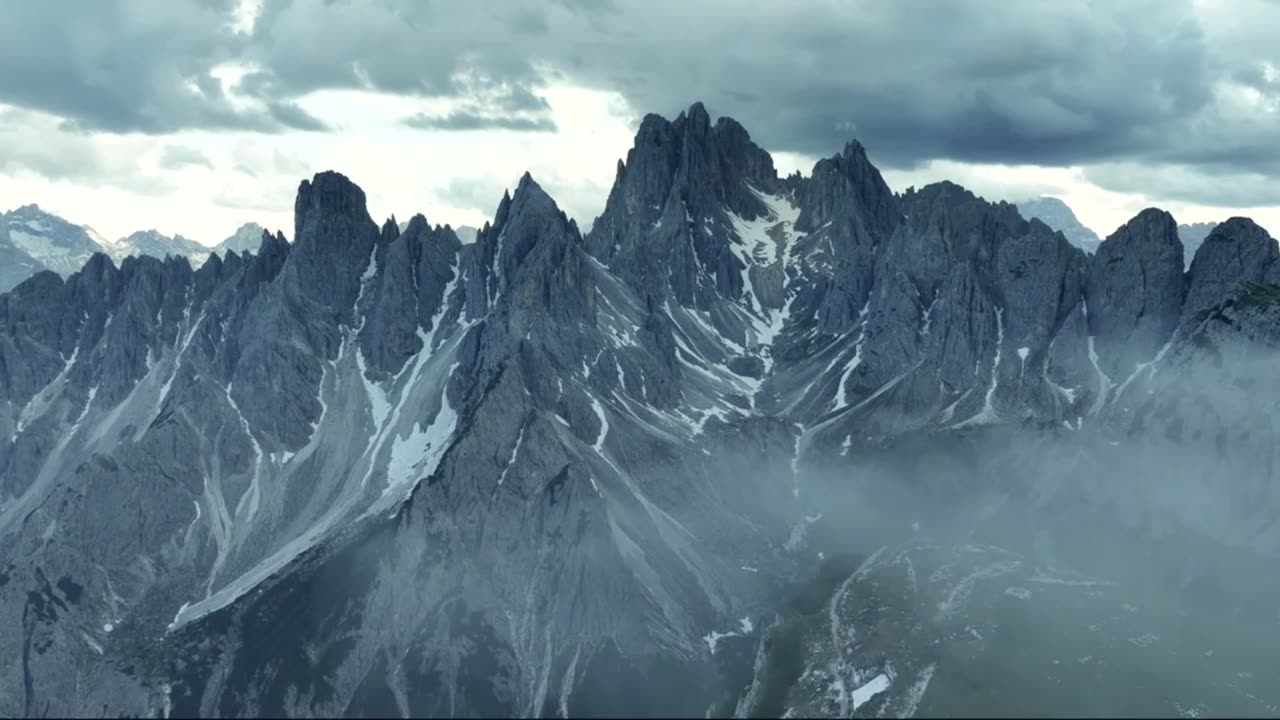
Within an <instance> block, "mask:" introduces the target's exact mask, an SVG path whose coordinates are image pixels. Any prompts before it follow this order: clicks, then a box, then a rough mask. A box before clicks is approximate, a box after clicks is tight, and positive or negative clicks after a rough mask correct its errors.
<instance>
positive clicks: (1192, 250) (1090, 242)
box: [1015, 195, 1218, 268]
mask: <svg viewBox="0 0 1280 720" xmlns="http://www.w3.org/2000/svg"><path fill="white" fill-rule="evenodd" d="M1015 205H1017V208H1018V212H1019V213H1021V214H1022V216H1023V217H1025V218H1027V219H1028V220H1030V219H1031V218H1035V219H1037V220H1039V221H1040V222H1042V223H1044V224H1045V225H1048V226H1049V227H1051V228H1053V229H1054V230H1059V231H1061V232H1062V234H1063V235H1064V236H1066V238H1067V240H1068V241H1069V242H1070V243H1071V244H1072V245H1075V246H1076V247H1078V248H1080V249H1081V250H1084V251H1085V252H1087V253H1089V254H1093V253H1094V252H1095V251H1096V250H1097V249H1098V245H1099V244H1101V242H1102V239H1101V238H1099V237H1098V234H1097V233H1095V232H1094V231H1093V230H1090V229H1089V228H1088V227H1086V226H1085V225H1084V223H1081V222H1080V220H1079V219H1077V218H1076V214H1075V213H1074V212H1072V210H1071V208H1070V207H1069V206H1068V205H1067V204H1066V203H1065V202H1063V201H1062V200H1060V199H1058V198H1056V197H1052V196H1050V195H1044V196H1041V197H1038V198H1031V199H1029V200H1019V201H1018V202H1017V203H1015ZM1217 226H1218V223H1191V224H1181V225H1178V239H1179V240H1181V241H1182V253H1183V257H1182V263H1183V266H1184V267H1187V268H1189V267H1191V259H1192V258H1193V257H1195V255H1196V250H1198V249H1199V248H1200V245H1201V244H1202V243H1204V240H1205V238H1207V237H1209V233H1211V232H1213V229H1214V228H1215V227H1217Z"/></svg>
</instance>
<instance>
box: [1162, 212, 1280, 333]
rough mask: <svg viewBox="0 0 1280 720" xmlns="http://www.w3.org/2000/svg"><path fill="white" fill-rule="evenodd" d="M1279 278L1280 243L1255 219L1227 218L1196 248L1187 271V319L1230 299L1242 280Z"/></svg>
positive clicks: (1270, 280) (1185, 305) (1184, 312)
mask: <svg viewBox="0 0 1280 720" xmlns="http://www.w3.org/2000/svg"><path fill="white" fill-rule="evenodd" d="M1179 243H1181V241H1179ZM1277 280H1280V246H1277V245H1276V241H1275V240H1274V239H1273V238H1272V237H1271V235H1270V234H1269V233H1268V232H1267V231H1266V230H1264V229H1263V228H1262V227H1260V226H1259V225H1258V224H1257V223H1255V222H1254V221H1253V220H1251V219H1249V218H1246V217H1232V218H1228V219H1227V220H1225V221H1223V222H1221V223H1219V224H1218V225H1217V226H1216V227H1215V228H1214V229H1213V231H1212V232H1210V233H1209V236H1208V237H1206V238H1205V240H1204V242H1203V243H1201V245H1200V247H1199V248H1197V249H1196V253H1195V257H1194V258H1193V259H1192V261H1191V267H1190V269H1189V270H1188V272H1187V294H1186V302H1185V304H1184V306H1183V318H1184V322H1187V321H1189V320H1191V319H1197V318H1199V317H1201V316H1203V315H1204V313H1206V312H1208V311H1209V310H1211V309H1213V308H1214V307H1215V306H1217V305H1218V304H1220V303H1222V302H1224V301H1226V300H1227V299H1228V298H1231V297H1232V296H1233V295H1235V293H1236V292H1237V290H1238V289H1239V287H1240V285H1241V284H1242V283H1253V284H1263V283H1275V282H1276V281H1277Z"/></svg>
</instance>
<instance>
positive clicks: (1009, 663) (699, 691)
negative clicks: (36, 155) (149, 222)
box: [0, 104, 1280, 717]
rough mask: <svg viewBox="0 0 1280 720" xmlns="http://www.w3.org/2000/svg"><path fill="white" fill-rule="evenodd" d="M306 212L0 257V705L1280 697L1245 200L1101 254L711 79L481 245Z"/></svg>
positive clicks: (753, 706)
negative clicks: (1194, 243) (594, 194)
mask: <svg viewBox="0 0 1280 720" xmlns="http://www.w3.org/2000/svg"><path fill="white" fill-rule="evenodd" d="M294 218H295V222H294V228H293V238H294V241H293V242H292V243H288V242H286V241H285V239H284V237H283V235H282V234H280V233H277V234H275V235H271V234H266V233H263V234H262V235H261V237H260V245H259V248H258V250H257V252H256V253H253V254H245V253H242V252H239V251H237V250H235V249H232V250H229V251H228V252H227V253H226V254H225V255H218V254H215V255H212V256H211V257H209V258H208V259H207V260H206V261H204V262H203V263H202V264H200V265H199V267H193V266H192V264H191V262H190V261H189V260H188V258H186V257H181V256H179V257H168V258H166V259H160V258H156V257H149V256H135V257H127V258H124V259H123V260H121V261H120V262H119V263H117V262H115V261H114V260H113V259H112V258H110V257H108V256H107V255H104V254H101V253H98V254H94V255H92V256H91V257H90V258H89V259H88V261H87V262H86V263H85V264H84V265H83V266H82V267H80V268H79V269H78V270H76V271H75V272H72V273H70V274H68V275H66V276H65V277H64V276H62V275H59V274H58V273H56V272H46V271H42V272H37V273H36V274H35V275H33V276H32V277H30V278H29V279H27V280H25V281H23V282H22V283H20V284H19V285H17V287H15V288H14V289H13V290H12V291H11V292H10V293H8V294H6V295H3V296H0V438H2V437H9V438H10V439H9V440H8V441H7V442H0V536H2V537H3V542H0V647H3V648H5V650H4V651H2V652H0V667H2V668H3V670H4V672H3V673H0V714H4V715H13V716H19V715H22V716H31V715H45V714H50V715H56V714H74V715H85V714H93V715H119V714H127V715H139V716H141V715H163V716H169V715H171V714H172V715H181V716H188V715H235V716H254V715H291V716H292V715H308V716H309V715H338V714H341V715H389V714H395V715H401V716H424V715H450V716H548V715H559V716H563V717H568V716H571V715H587V716H598V715H630V714H637V713H642V714H646V715H677V716H692V715H695V714H696V715H708V716H713V715H714V716H754V715H777V716H783V715H787V716H790V715H798V716H811V715H840V716H851V715H853V714H854V713H855V711H856V712H857V713H858V714H877V713H878V714H881V715H891V716H909V715H911V714H913V713H915V712H921V713H923V714H964V713H965V712H969V713H972V712H974V709H975V708H979V709H985V710H986V711H995V710H1001V711H1004V712H1011V713H1016V712H1019V711H1021V712H1030V713H1031V714H1037V712H1041V713H1047V712H1050V711H1053V710H1055V709H1056V711H1057V712H1063V713H1068V714H1072V713H1076V714H1080V713H1084V712H1088V711H1090V710H1091V709H1092V710H1094V711H1096V709H1097V708H1096V707H1094V706H1092V705H1090V704H1089V703H1093V702H1101V700H1099V698H1104V697H1109V696H1107V695H1106V693H1109V692H1119V690H1118V689H1117V688H1119V687H1120V684H1123V683H1128V682H1138V683H1140V682H1147V681H1144V680H1143V678H1144V677H1147V676H1145V675H1142V674H1141V673H1140V672H1139V671H1138V670H1136V669H1138V668H1143V667H1153V666H1152V665H1150V664H1149V663H1157V662H1158V663H1163V664H1161V665H1159V667H1174V665H1175V661H1177V662H1181V663H1184V664H1183V665H1179V666H1177V668H1176V671H1175V670H1170V671H1169V672H1168V673H1167V674H1166V675H1164V676H1162V677H1166V678H1168V687H1169V688H1171V689H1170V690H1169V691H1168V692H1140V693H1139V692H1131V693H1130V694H1129V695H1125V696H1124V697H1125V698H1126V702H1129V701H1130V700H1129V699H1130V698H1136V699H1132V700H1131V702H1132V703H1134V704H1133V705H1131V706H1130V705H1126V706H1125V707H1126V708H1127V709H1128V710H1129V711H1131V712H1133V713H1135V714H1155V715H1165V714H1173V713H1175V712H1178V711H1179V708H1182V707H1183V706H1184V704H1186V703H1191V705H1186V706H1187V707H1194V706H1195V705H1194V703H1197V702H1198V703H1202V704H1207V706H1208V707H1210V709H1211V710H1212V711H1215V712H1220V713H1224V714H1242V715H1243V714H1251V715H1256V714H1260V713H1261V714H1266V713H1267V708H1268V707H1271V708H1272V709H1273V710H1274V706H1275V704H1277V703H1280V698H1277V696H1276V695H1277V693H1276V690H1275V688H1274V687H1272V686H1271V684H1270V683H1269V681H1266V680H1265V678H1264V675H1265V673H1262V674H1258V675H1256V676H1255V675H1252V674H1251V675H1249V677H1247V678H1245V677H1243V676H1237V675H1236V673H1237V668H1263V667H1266V663H1267V662H1269V661H1272V660H1274V651H1273V650H1271V649H1270V648H1272V647H1274V645H1273V644H1268V643H1267V642H1265V638H1264V637H1263V636H1262V634H1260V633H1257V632H1252V631H1249V630H1248V628H1251V627H1260V625H1258V623H1262V622H1269V623H1273V622H1274V620H1275V616H1274V612H1275V609H1274V606H1273V604H1271V603H1270V601H1269V600H1268V598H1274V597H1275V596H1276V594H1275V593H1276V591H1277V588H1276V587H1275V585H1276V584H1277V581H1276V580H1275V579H1274V578H1273V576H1274V573H1273V572H1270V571H1269V569H1270V568H1274V563H1275V561H1276V559H1277V554H1280V524H1277V523H1275V522H1274V519H1275V517H1276V508H1277V507H1280V483H1277V482H1276V481H1275V480H1276V478H1275V473H1276V470H1275V467H1276V463H1275V459H1276V454H1275V453H1276V450H1275V444H1274V443H1273V442H1272V439H1273V437H1274V431H1273V428H1274V424H1273V423H1274V419H1275V416H1276V412H1275V410H1276V408H1275V403H1274V400H1272V398H1276V397H1280V394H1278V393H1277V392H1276V390H1280V388H1277V387H1276V384H1277V381H1276V380H1275V378H1274V373H1273V372H1272V370H1271V368H1272V367H1273V365H1274V353H1275V351H1276V348H1277V346H1278V345H1280V249H1278V248H1277V245H1276V242H1275V240H1273V239H1272V238H1270V237H1269V236H1268V235H1267V233H1266V232H1265V231H1264V230H1263V229H1262V228H1260V227H1259V226H1257V225H1256V224H1255V223H1253V222H1252V221H1251V220H1248V219H1246V218H1240V217H1236V218H1231V219H1228V220H1226V221H1224V222H1222V223H1221V224H1219V225H1217V226H1215V227H1214V228H1213V230H1212V232H1210V233H1209V234H1208V236H1207V237H1206V238H1205V240H1204V242H1203V244H1201V245H1200V247H1199V248H1198V250H1196V252H1195V255H1194V259H1193V260H1192V262H1191V263H1190V267H1189V269H1187V268H1185V267H1184V245H1183V242H1182V240H1181V239H1180V238H1179V229H1178V225H1177V223H1176V222H1175V221H1174V219H1173V218H1172V216H1170V215H1169V214H1168V213H1167V212H1164V211H1162V210H1159V209H1155V208H1151V209H1147V210H1144V211H1142V212H1141V213H1139V214H1137V215H1136V216H1135V217H1133V218H1132V219H1131V220H1129V221H1128V222H1127V223H1125V224H1124V225H1123V226H1121V227H1120V228H1118V229H1117V230H1116V231H1115V232H1114V233H1112V234H1111V235H1110V236H1109V237H1107V238H1106V239H1105V240H1102V241H1101V242H1099V243H1098V244H1097V246H1096V248H1094V249H1093V251H1092V253H1087V252H1085V251H1084V250H1082V249H1080V248H1079V247H1077V246H1076V245H1074V244H1073V243H1072V242H1071V241H1070V240H1069V239H1068V237H1067V236H1065V235H1064V234H1063V233H1062V232H1059V231H1056V230H1054V229H1051V227H1050V226H1049V225H1047V224H1046V223H1045V222H1042V221H1041V220H1038V219H1031V220H1027V219H1024V217H1023V216H1022V215H1021V214H1020V213H1019V209H1018V207H1016V206H1015V205H1013V204H1010V203H1007V202H988V201H986V200H984V199H983V198H981V197H978V196H976V195H974V194H973V193H972V192H970V191H968V190H966V189H964V188H963V187H960V186H958V185H956V184H954V183H950V182H939V183H935V184H931V185H928V186H925V187H922V188H918V189H916V188H912V189H909V190H907V191H906V192H904V193H901V194H899V193H895V192H893V191H892V190H891V189H890V188H889V187H888V185H887V184H886V183H885V181H884V179H883V177H882V176H881V174H880V172H879V171H878V170H877V168H876V167H875V166H874V165H873V164H872V162H871V160H870V158H869V156H868V153H867V151H866V150H865V149H864V148H863V147H862V146H861V145H860V144H858V143H857V142H850V143H848V144H847V145H846V146H845V147H844V148H843V149H841V150H840V151H839V152H837V153H834V154H833V155H831V156H830V157H827V158H824V159H822V160H820V161H818V163H817V164H816V165H815V166H814V168H813V170H812V172H811V173H810V175H809V176H807V177H804V176H801V175H799V174H794V175H791V176H779V174H778V173H777V171H776V169H775V167H774V163H773V160H772V158H771V156H770V155H769V154H768V153H767V152H766V151H765V150H764V149H762V148H761V147H759V146H758V145H757V144H756V143H755V142H754V141H753V140H752V139H751V137H750V135H749V134H748V132H747V130H746V129H745V128H744V127H742V126H741V125H740V124H739V123H737V122H736V121H734V120H732V119H730V118H724V117H722V118H719V119H718V120H715V121H713V120H712V118H711V117H710V115H709V114H708V113H707V111H706V110H705V108H704V107H703V106H702V105H701V104H694V105H693V106H691V107H690V108H689V109H688V110H687V111H686V112H683V113H681V114H680V115H679V116H678V117H676V118H675V119H674V120H672V119H667V118H663V117H661V116H658V115H647V116H645V117H644V119H643V121H642V122H641V124H640V127H639V129H638V131H637V133H636V136H635V139H634V144H633V146H632V148H631V149H630V150H629V152H628V153H627V156H626V158H625V160H620V161H619V162H618V164H617V168H616V177H615V181H614V184H613V187H612V189H611V191H610V193H609V196H608V199H607V202H606V205H605V209H604V211H603V213H602V214H601V216H600V217H599V218H598V219H597V220H596V221H595V222H594V224H593V226H592V230H591V232H590V233H588V234H585V235H584V234H583V233H581V232H580V231H579V228H578V226H577V224H576V223H575V221H573V220H572V219H570V218H569V217H567V216H566V215H565V213H564V212H563V211H561V210H560V209H559V208H558V206H557V205H556V203H555V201H554V200H553V199H552V198H551V197H550V196H549V195H548V194H547V193H546V192H544V191H543V189H542V188H541V187H540V186H539V185H538V183H537V182H536V181H535V180H534V178H533V177H531V176H530V175H529V174H525V175H524V176H523V177H522V178H521V179H520V181H519V183H518V185H517V187H516V188H515V190H514V192H513V193H508V194H504V196H503V197H502V198H501V199H500V200H499V201H498V202H497V208H496V211H495V213H494V218H493V221H492V222H490V223H486V224H485V225H484V226H483V227H482V228H480V229H479V230H478V231H477V233H476V235H475V238H474V241H473V242H464V240H463V239H462V238H460V237H459V233H458V232H457V231H455V230H453V229H452V228H450V227H448V226H441V225H431V224H429V223H428V222H427V220H426V218H425V217H424V216H423V215H417V216H415V217H414V218H412V219H411V220H410V221H409V222H408V223H407V224H405V225H404V226H403V227H400V226H399V225H398V224H397V223H396V222H395V221H394V220H388V221H386V222H384V223H382V224H378V223H376V222H375V221H374V219H373V218H371V217H370V215H369V213H368V210H367V207H366V199H365V194H364V192H363V191H362V190H361V188H360V187H358V186H357V185H356V184H355V183H354V182H353V181H352V180H350V179H348V178H347V177H345V176H344V175H342V174H340V173H338V172H332V171H330V172H324V173H320V174H317V175H315V176H314V177H312V178H311V179H309V180H304V181H303V182H302V183H301V184H300V186H299V188H298V192H297V196H296V201H295V204H294ZM10 229H12V226H10ZM1259 398H1266V399H1267V400H1265V402H1262V403H1260V402H1259ZM1064 568H1072V569H1071V570H1070V571H1068V570H1066V569H1064ZM1227 572H1230V573H1231V581H1230V583H1224V582H1222V579H1223V577H1224V574H1225V573H1227ZM1174 589H1176V590H1177V591H1178V592H1179V593H1184V592H1185V593H1189V592H1194V593H1200V595H1197V597H1204V598H1208V599H1207V600H1205V603H1206V605H1205V606H1206V607H1213V608H1217V609H1218V610H1219V612H1205V613H1197V614H1190V615H1188V614H1187V613H1179V612H1176V610H1177V609H1178V608H1170V607H1168V603H1169V598H1171V597H1175V596H1177V597H1182V595H1176V594H1175V593H1174ZM1161 603H1164V604H1163V605H1162V604H1161ZM1128 607H1133V608H1134V610H1133V611H1132V612H1130V611H1128V610H1127V608H1128ZM1122 608H1125V609H1122ZM1227 615H1229V616H1230V617H1231V618H1233V620H1232V621H1231V622H1225V621H1223V617H1224V616H1227ZM1092 628H1098V630H1097V631H1096V632H1093V631H1092ZM1206 637H1211V638H1212V639H1210V640H1205V639H1204V638H1206ZM1089 638H1097V640H1096V641H1092V642H1091V643H1090V644H1087V645H1085V642H1086V640H1088V639H1089ZM1104 638H1114V639H1115V640H1114V642H1112V641H1110V640H1104ZM1204 643H1208V644H1207V645H1206V644H1204ZM1015 647H1016V648H1018V650H1017V654H1016V655H1010V653H1012V652H1013V649H1014V648H1015ZM1205 649H1216V650H1217V651H1218V655H1216V656H1213V660H1212V662H1210V661H1209V660H1205V659H1204V658H1205V657H1206V656H1205V655H1204V654H1203V652H1204V650H1205ZM1068 653H1071V654H1068ZM1086 654H1087V655H1088V657H1087V658H1085V659H1084V660H1078V658H1082V657H1085V655H1086ZM1211 655H1212V653H1211ZM1186 658H1191V659H1192V661H1194V662H1195V663H1203V664H1205V665H1206V666H1209V665H1211V667H1202V666H1201V665H1199V664H1196V665H1186V664H1185V663H1187V662H1191V661H1188V660H1186ZM1060 659H1061V661H1062V663H1063V665H1062V666H1060V665H1059V660H1060ZM1051 661H1052V662H1051ZM1219 666H1220V668H1221V671H1220V672H1219ZM1115 668H1122V669H1129V668H1133V669H1135V670H1134V672H1133V673H1128V674H1126V673H1119V674H1116V673H1113V672H1111V670H1112V669H1115ZM997 669H998V670H999V671H1000V672H1003V673H1005V675H1004V677H1009V678H1014V677H1016V678H1018V679H1019V680H1018V683H1013V682H1012V681H1010V686H1011V687H1013V686H1016V687H1018V688H1021V689H1020V690H1019V691H1018V692H1017V693H1007V694H1002V695H998V696H997V695H996V694H991V695H990V696H988V695H985V694H982V695H980V694H981V693H983V692H984V691H983V690H982V687H983V686H982V684H981V683H980V682H978V680H976V679H975V678H979V677H980V676H979V675H975V673H981V672H984V671H986V670H991V671H993V672H994V671H995V670H997ZM1240 672H1243V671H1240ZM1260 672H1261V671H1260ZM1064 678H1065V679H1066V681H1065V682H1064V681H1063V679H1064ZM1134 678H1136V679H1134ZM1229 683H1234V684H1229ZM1187 698H1191V699H1190V700H1188V699H1187ZM1001 703H1006V704H1004V705H1002V704H1001ZM1106 707H1115V705H1114V704H1111V705H1106ZM993 709H994V710H993Z"/></svg>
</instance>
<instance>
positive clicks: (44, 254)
mask: <svg viewBox="0 0 1280 720" xmlns="http://www.w3.org/2000/svg"><path fill="white" fill-rule="evenodd" d="M262 233H263V229H262V227H261V226H260V225H258V224H256V223H246V224H244V225H242V226H241V227H240V228H239V229H237V230H236V232H235V233H233V234H232V235H231V236H230V237H228V238H227V239H225V240H223V241H222V242H220V243H219V244H217V245H215V246H214V247H212V248H210V247H207V246H205V245H202V244H200V243H198V242H196V241H194V240H190V239H188V238H185V237H183V236H181V235H174V236H172V237H170V236H168V235H163V234H161V233H159V232H157V231H156V230H144V231H139V232H135V233H133V234H132V235H129V236H128V237H125V238H121V239H119V240H116V241H114V242H113V241H110V240H107V239H106V238H103V237H102V236H101V235H99V234H98V233H97V232H96V231H95V230H94V229H93V228H91V227H89V226H87V225H76V224H74V223H71V222H68V221H67V220H64V219H63V218H61V217H59V216H57V215H55V214H53V213H50V212H48V211H45V210H43V209H41V208H40V206H38V205H24V206H22V207H19V208H17V209H14V210H10V211H9V212H6V213H0V292H7V291H9V290H11V289H13V287H14V286H16V285H17V284H18V283H20V282H22V281H23V280H25V279H27V278H29V277H31V276H32V275H34V274H36V273H37V272H39V271H41V270H52V271H53V272H55V273H58V274H59V275H62V276H63V277H66V276H68V275H71V274H72V273H75V272H77V271H79V270H80V269H81V268H82V267H84V265H85V263H86V262H88V261H89V259H90V258H91V257H93V254H94V253H104V254H106V255H108V256H110V257H111V258H112V259H113V260H114V261H115V262H117V263H119V262H120V261H122V260H123V259H124V258H126V257H128V256H130V255H151V256H154V257H159V258H164V257H167V256H169V255H177V256H182V257H187V258H189V259H190V260H191V261H192V262H195V263H200V262H203V261H204V260H205V259H207V258H208V257H209V255H210V254H211V253H217V254H220V255H221V254H225V253H226V252H227V251H228V250H236V251H237V252H240V253H243V252H253V251H256V250H257V249H258V242H259V241H260V240H261V239H262Z"/></svg>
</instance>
